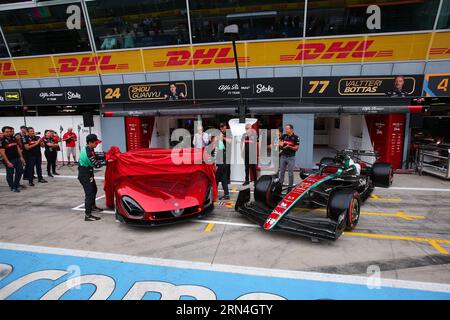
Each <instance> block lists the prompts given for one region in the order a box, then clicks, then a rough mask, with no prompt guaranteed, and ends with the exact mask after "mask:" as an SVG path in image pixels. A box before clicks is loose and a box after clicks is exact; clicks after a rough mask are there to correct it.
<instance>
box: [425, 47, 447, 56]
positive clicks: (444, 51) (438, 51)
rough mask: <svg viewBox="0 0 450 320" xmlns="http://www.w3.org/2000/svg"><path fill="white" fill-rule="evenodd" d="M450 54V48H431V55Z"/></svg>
mask: <svg viewBox="0 0 450 320" xmlns="http://www.w3.org/2000/svg"><path fill="white" fill-rule="evenodd" d="M437 54H450V48H431V49H430V55H437Z"/></svg>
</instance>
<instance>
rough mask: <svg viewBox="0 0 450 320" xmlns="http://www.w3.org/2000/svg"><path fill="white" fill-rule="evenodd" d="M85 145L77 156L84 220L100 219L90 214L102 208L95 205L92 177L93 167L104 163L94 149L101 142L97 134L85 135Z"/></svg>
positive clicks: (94, 187)
mask: <svg viewBox="0 0 450 320" xmlns="http://www.w3.org/2000/svg"><path fill="white" fill-rule="evenodd" d="M86 143H87V145H86V147H84V148H83V149H81V152H80V156H79V158H78V180H79V181H80V183H81V185H82V186H83V189H84V194H85V200H84V211H85V217H84V220H85V221H96V220H100V217H96V216H93V215H92V212H93V211H94V212H101V211H103V209H100V208H98V207H97V206H96V205H95V198H96V197H97V184H96V183H95V179H94V168H100V167H101V166H103V165H105V164H106V161H105V160H104V159H98V157H97V156H96V154H95V151H94V149H95V148H96V147H97V146H98V145H99V143H101V141H100V140H98V138H97V135H95V134H89V135H88V136H87V137H86Z"/></svg>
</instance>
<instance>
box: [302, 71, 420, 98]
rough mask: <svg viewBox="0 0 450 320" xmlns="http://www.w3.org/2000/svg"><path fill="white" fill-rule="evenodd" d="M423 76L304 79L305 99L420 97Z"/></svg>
mask: <svg viewBox="0 0 450 320" xmlns="http://www.w3.org/2000/svg"><path fill="white" fill-rule="evenodd" d="M422 81H423V76H422V75H412V76H409V75H408V76H402V75H398V76H375V77H304V78H303V92H302V94H303V97H304V98H329V97H334V98H336V97H339V98H347V97H388V98H408V97H418V96H420V95H421V93H422Z"/></svg>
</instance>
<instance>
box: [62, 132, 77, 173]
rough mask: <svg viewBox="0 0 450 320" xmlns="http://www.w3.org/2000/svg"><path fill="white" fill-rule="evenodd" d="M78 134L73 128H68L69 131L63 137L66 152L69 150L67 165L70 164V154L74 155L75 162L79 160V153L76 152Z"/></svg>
mask: <svg viewBox="0 0 450 320" xmlns="http://www.w3.org/2000/svg"><path fill="white" fill-rule="evenodd" d="M77 139H78V138H77V135H76V134H75V132H73V128H67V132H66V133H64V135H63V137H62V141H65V142H66V152H67V165H68V166H71V164H70V155H72V157H73V163H75V162H77V153H76V142H77Z"/></svg>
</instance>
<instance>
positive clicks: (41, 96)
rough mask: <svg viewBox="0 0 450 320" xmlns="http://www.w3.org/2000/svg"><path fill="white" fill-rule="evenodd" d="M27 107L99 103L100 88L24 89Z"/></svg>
mask: <svg viewBox="0 0 450 320" xmlns="http://www.w3.org/2000/svg"><path fill="white" fill-rule="evenodd" d="M22 94H23V103H24V104H25V105H64V104H67V105H77V104H88V103H99V102H100V94H99V87H97V86H87V87H61V88H37V89H22Z"/></svg>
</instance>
